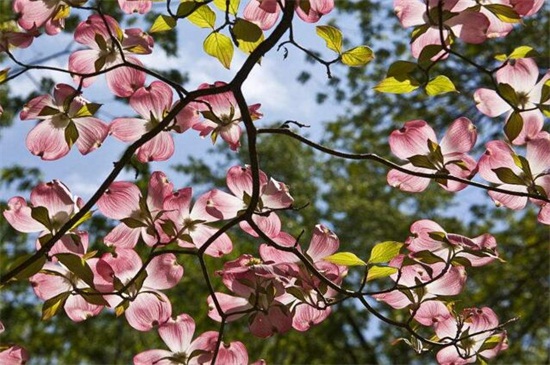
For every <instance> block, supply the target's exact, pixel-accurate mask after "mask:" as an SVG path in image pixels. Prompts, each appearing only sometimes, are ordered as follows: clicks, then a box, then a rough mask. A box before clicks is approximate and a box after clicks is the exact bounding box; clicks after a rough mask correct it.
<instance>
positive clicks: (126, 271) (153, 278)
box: [97, 248, 184, 331]
mask: <svg viewBox="0 0 550 365" xmlns="http://www.w3.org/2000/svg"><path fill="white" fill-rule="evenodd" d="M142 265H143V264H142V261H141V258H140V257H139V255H138V254H137V253H136V252H135V251H134V250H132V249H126V248H117V249H116V251H115V252H114V253H107V254H105V255H103V256H102V257H101V259H100V261H99V262H98V265H97V271H98V274H99V275H100V276H101V277H102V278H103V279H104V280H105V281H107V282H110V283H111V284H112V287H113V288H114V289H115V290H121V289H122V288H123V287H124V286H128V285H129V283H130V280H133V278H134V277H136V275H138V273H139V272H140V269H141V267H142ZM183 271H184V270H183V266H181V265H179V264H178V262H177V261H176V256H175V255H173V254H162V255H159V256H155V257H154V258H153V259H152V260H151V261H150V262H149V264H148V265H147V267H146V269H145V272H146V275H145V279H144V280H135V281H134V282H133V284H131V285H129V286H128V288H127V289H126V290H125V291H124V293H123V294H122V297H121V296H117V295H105V296H104V298H105V300H106V301H107V302H109V304H110V305H111V307H119V308H124V315H125V316H126V320H127V321H128V323H129V324H130V326H132V327H133V328H135V329H136V330H138V331H149V330H150V329H152V328H153V327H154V326H157V325H160V324H162V323H165V322H166V321H168V319H169V318H170V316H171V315H172V305H171V303H170V300H169V299H168V297H167V296H166V295H165V294H164V293H162V292H161V290H166V289H170V288H173V287H174V286H176V284H177V283H178V282H179V281H180V280H181V278H182V276H183Z"/></svg>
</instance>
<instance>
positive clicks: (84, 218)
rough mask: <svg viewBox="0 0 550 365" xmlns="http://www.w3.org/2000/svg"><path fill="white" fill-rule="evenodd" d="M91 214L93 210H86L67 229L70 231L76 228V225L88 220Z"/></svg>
mask: <svg viewBox="0 0 550 365" xmlns="http://www.w3.org/2000/svg"><path fill="white" fill-rule="evenodd" d="M93 214H94V211H93V210H89V211H87V212H86V214H84V215H83V216H82V217H81V218H80V219H79V220H77V221H76V222H75V224H73V226H72V227H71V228H70V229H69V231H72V230H74V229H76V228H78V226H80V225H81V224H82V223H84V222H86V221H87V220H89V219H90V218H92V215H93Z"/></svg>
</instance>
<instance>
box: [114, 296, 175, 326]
mask: <svg viewBox="0 0 550 365" xmlns="http://www.w3.org/2000/svg"><path fill="white" fill-rule="evenodd" d="M124 314H125V315H126V320H127V321H128V324H130V326H132V327H133V328H135V329H136V330H138V331H149V330H151V329H153V327H155V326H158V325H160V324H163V323H165V322H166V321H167V320H168V319H169V318H170V316H171V315H172V305H171V304H170V300H169V299H168V297H167V296H166V295H164V294H163V293H161V292H155V294H153V293H140V294H139V295H138V296H137V298H136V299H134V301H133V302H130V306H129V307H128V309H126V311H125V312H124Z"/></svg>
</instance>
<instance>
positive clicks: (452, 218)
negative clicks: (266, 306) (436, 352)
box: [0, 0, 550, 364]
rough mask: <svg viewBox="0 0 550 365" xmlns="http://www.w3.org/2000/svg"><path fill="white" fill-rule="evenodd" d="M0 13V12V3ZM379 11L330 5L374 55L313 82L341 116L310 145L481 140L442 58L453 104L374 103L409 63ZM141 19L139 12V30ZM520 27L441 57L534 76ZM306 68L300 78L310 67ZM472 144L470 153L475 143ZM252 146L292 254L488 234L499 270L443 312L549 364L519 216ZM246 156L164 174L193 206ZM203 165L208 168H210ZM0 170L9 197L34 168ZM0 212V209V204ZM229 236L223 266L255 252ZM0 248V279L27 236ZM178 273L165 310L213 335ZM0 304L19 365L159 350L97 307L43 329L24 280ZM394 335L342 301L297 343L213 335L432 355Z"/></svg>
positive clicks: (95, 237) (95, 222)
mask: <svg viewBox="0 0 550 365" xmlns="http://www.w3.org/2000/svg"><path fill="white" fill-rule="evenodd" d="M0 4H5V2H2V1H0ZM390 5H391V2H388V1H382V0H378V1H371V0H356V1H341V2H337V8H338V9H339V11H340V12H341V16H343V18H336V19H335V20H334V22H333V23H334V24H335V25H336V26H340V27H341V28H342V29H343V31H344V34H346V35H349V36H353V37H354V38H353V41H351V40H350V41H349V42H348V43H358V42H364V43H366V44H368V45H369V46H371V47H372V48H373V49H374V50H375V51H376V57H377V58H376V60H375V61H373V62H372V63H371V64H370V65H369V66H367V67H363V68H350V69H344V68H338V69H336V70H335V72H334V77H333V78H332V79H330V80H327V87H326V88H325V90H324V91H323V92H322V93H319V95H318V96H317V100H318V101H319V102H325V103H333V104H334V107H335V108H340V109H341V110H342V116H341V117H339V118H337V119H336V120H334V121H331V122H328V123H326V124H325V126H326V128H325V134H324V136H323V138H322V141H321V142H322V143H323V144H325V145H327V146H329V147H331V148H335V149H341V150H345V151H350V152H376V153H377V154H379V155H381V156H390V153H389V147H388V145H387V136H388V135H389V133H390V131H391V130H393V129H395V128H398V127H399V126H400V125H402V123H404V122H405V121H407V120H411V119H415V118H420V119H426V120H427V121H429V122H430V123H433V124H435V125H436V126H438V128H439V130H442V129H444V128H445V126H448V125H449V124H450V123H451V122H452V121H453V120H454V119H455V118H456V117H458V116H462V115H464V116H467V117H469V118H471V119H472V120H474V122H475V123H476V124H477V125H478V128H479V129H480V134H482V135H483V134H485V135H491V134H494V133H499V130H500V127H499V125H498V123H495V122H494V121H493V120H491V119H488V118H486V117H484V116H482V115H480V114H479V112H478V111H477V109H475V107H473V106H472V105H473V103H472V93H473V91H474V87H477V86H476V85H486V84H487V83H488V80H487V79H486V76H485V75H482V74H479V73H478V72H476V70H474V69H472V68H471V67H467V66H465V65H464V64H463V63H461V62H458V61H457V60H455V59H452V58H450V59H449V60H447V61H445V62H443V63H442V64H441V65H438V66H436V67H435V68H434V69H433V74H434V75H436V74H445V75H447V76H449V77H450V78H451V79H453V80H457V81H456V84H457V85H459V86H460V93H453V94H446V95H442V96H438V97H435V98H428V97H427V96H426V95H425V94H424V92H423V91H421V90H418V91H416V92H414V93H411V94H408V95H400V96H395V95H387V94H379V93H376V92H374V91H373V90H372V87H373V86H374V85H376V83H377V82H379V81H380V80H381V79H382V78H383V77H384V75H385V72H386V70H387V67H388V65H389V64H390V63H391V62H393V61H395V60H398V59H408V60H410V56H409V53H408V41H409V38H408V36H401V35H403V34H406V35H409V34H410V30H406V31H403V30H402V28H401V26H400V25H399V23H398V22H397V20H396V18H395V16H394V15H393V11H392V9H391V8H390ZM102 7H103V10H104V12H105V13H107V14H110V15H113V16H115V17H117V18H118V19H120V17H121V13H120V11H119V10H118V6H117V3H116V2H115V1H110V2H109V1H103V2H102ZM0 9H1V8H0ZM159 10H160V9H159ZM1 13H2V11H0V14H1ZM79 16H80V15H79V14H74V15H73V16H72V17H71V18H70V21H68V26H67V28H68V31H69V32H70V31H72V30H74V27H75V26H76V24H77V23H78V21H79ZM155 16H156V15H155V14H153V13H151V15H149V16H148V18H147V19H148V21H150V20H151V19H154V17H155ZM127 19H129V20H127V21H126V22H127V23H126V24H128V25H130V24H133V23H134V22H135V20H134V19H135V17H129V18H127ZM340 19H343V20H340ZM390 20H391V21H390ZM340 23H341V24H340ZM352 27H354V28H352ZM520 27H521V31H516V32H513V33H512V34H511V35H509V36H508V37H507V38H505V39H503V40H498V41H493V42H492V43H491V47H486V46H485V45H482V46H471V45H468V46H462V45H459V44H458V43H457V44H456V45H454V46H456V47H458V48H457V49H458V50H460V51H461V52H463V53H464V54H465V55H467V56H468V57H471V58H472V59H475V60H477V61H478V62H479V63H482V64H489V65H492V66H494V65H496V63H495V61H494V59H493V56H494V55H495V54H498V53H508V52H510V50H512V49H513V48H514V47H516V46H518V45H521V44H529V45H533V46H535V48H537V49H538V51H539V53H540V54H541V55H543V57H540V58H539V59H538V60H537V61H538V63H539V66H541V67H545V68H548V66H549V63H550V60H549V58H548V55H550V50H549V44H548V42H541V32H544V31H546V34H548V29H549V27H548V14H547V12H546V13H545V12H544V10H542V11H541V12H540V13H539V15H538V16H536V17H533V18H529V19H528V20H526V21H524V22H523V24H522V25H520ZM357 38H360V39H357ZM155 42H156V44H159V45H160V46H161V47H162V48H163V49H164V50H165V51H166V52H167V54H168V55H169V56H175V55H176V54H177V51H178V47H177V44H178V43H177V32H164V33H162V34H159V35H155ZM179 51H180V52H181V51H182V50H179ZM291 51H292V52H297V51H296V50H291ZM310 61H311V60H310ZM319 67H320V68H321V66H319ZM308 68H309V69H311V65H310V64H308ZM162 72H163V75H165V76H166V77H170V78H171V79H173V80H174V81H176V82H181V83H184V82H186V80H187V75H185V74H183V73H182V72H179V71H178V70H168V71H166V70H162ZM310 72H311V71H304V72H302V73H300V75H299V76H298V80H299V82H303V83H307V82H310V80H311V73H310ZM50 90H51V85H49V84H48V81H47V80H45V81H42V82H40V85H37V91H36V92H35V94H33V95H37V94H38V93H43V92H49V91H50ZM9 93H10V91H9V89H8V87H7V86H6V85H2V86H0V104H1V105H3V106H4V107H5V110H19V109H20V108H21V106H22V104H23V103H24V101H23V100H22V99H17V98H11V97H10V98H8V96H9ZM31 96H32V95H31ZM31 96H29V98H30V97H31ZM25 100H28V98H27V99H25ZM10 103H11V104H10ZM7 106H8V107H7ZM12 119H13V114H10V112H9V111H8V112H6V113H4V115H3V116H2V117H1V118H0V122H1V123H0V126H9V125H11V122H12ZM499 121H500V120H499ZM300 132H301V133H303V132H305V131H300ZM483 142H484V141H482V143H478V144H479V145H480V146H482V145H483ZM258 148H259V155H260V163H261V168H262V169H263V170H264V171H265V172H266V173H267V174H268V175H269V176H272V177H273V178H275V179H277V180H279V181H283V182H286V183H288V184H289V185H290V189H291V193H292V195H293V197H294V198H295V207H297V209H296V210H294V211H288V212H282V213H281V215H280V216H281V220H282V222H283V225H284V227H285V228H284V229H285V231H288V232H290V233H291V234H293V235H295V236H298V235H299V234H300V233H301V232H302V231H304V236H303V238H302V241H301V244H302V245H303V246H305V247H307V245H308V243H309V239H310V237H311V231H312V229H313V227H314V225H315V224H318V223H323V224H327V225H329V226H330V228H331V229H333V230H334V231H335V232H336V233H337V234H338V236H339V237H340V240H341V250H345V251H353V252H355V253H356V254H357V255H359V256H360V257H362V258H366V256H367V254H368V252H369V251H370V249H371V248H372V246H373V245H374V244H376V243H377V242H380V241H383V240H397V241H402V240H404V239H405V238H406V237H407V235H408V232H409V226H410V225H411V224H412V223H413V222H414V221H415V220H417V219H421V218H426V219H436V220H437V221H438V222H439V223H440V224H441V225H442V226H443V227H444V228H445V229H446V230H447V231H449V232H457V233H461V234H465V235H468V236H475V235H478V234H482V233H484V232H491V233H494V234H495V235H496V237H497V241H498V242H499V244H500V246H499V247H500V248H499V251H500V254H501V256H502V257H503V258H504V259H505V260H506V263H493V264H492V265H489V266H488V267H483V268H476V269H470V270H469V271H468V272H469V275H470V277H469V282H468V288H467V291H466V293H465V294H464V295H463V296H462V297H461V298H459V300H458V302H457V303H458V304H457V305H459V306H480V307H481V306H490V307H492V308H493V309H494V310H495V312H496V313H497V314H498V315H499V317H500V319H501V320H502V321H505V320H508V319H511V318H515V317H519V320H518V321H516V322H513V323H512V324H510V325H509V326H508V333H509V337H510V348H509V349H508V351H506V352H504V353H502V355H501V356H500V357H499V359H498V360H497V362H498V363H521V364H542V363H549V353H548V341H549V338H550V334H549V333H548V332H549V328H548V323H549V319H550V318H549V309H550V299H549V295H548V293H549V278H548V267H549V261H550V260H549V256H548V252H549V248H550V247H549V241H550V232H549V231H548V228H544V227H542V226H541V225H538V224H537V223H536V218H535V212H534V211H533V210H527V211H526V212H523V213H521V214H514V213H513V212H510V211H506V210H501V209H496V208H494V207H493V206H492V203H491V202H490V200H489V199H488V198H485V197H484V195H485V194H484V193H480V194H479V195H478V196H480V198H479V199H476V203H477V202H479V204H477V205H472V206H471V207H470V208H468V207H467V205H468V203H463V202H461V199H463V198H465V197H466V196H467V193H460V194H458V195H456V197H455V195H452V194H449V193H446V192H444V191H442V189H440V188H439V187H438V186H436V185H435V184H431V185H430V187H429V189H428V190H427V191H426V192H425V193H423V194H418V195H411V194H405V193H402V192H399V191H397V190H395V189H391V188H390V187H388V186H387V183H386V178H385V175H386V172H387V170H386V168H384V167H382V166H380V165H377V164H375V163H371V162H358V161H343V160H338V159H332V158H328V157H327V156H323V155H320V154H318V153H316V152H314V151H312V150H311V149H310V148H308V147H306V146H304V145H302V144H300V143H298V142H296V141H294V140H292V139H290V138H288V137H285V136H280V135H275V136H265V135H263V136H261V138H260V142H259V144H258ZM246 150H247V146H246V144H244V145H243V148H242V149H241V151H240V155H239V156H236V155H235V154H234V153H232V152H228V151H227V147H226V146H225V145H224V144H223V143H220V144H219V146H218V148H215V149H213V150H212V151H210V152H209V153H208V157H206V156H205V158H204V159H194V158H192V159H190V160H189V161H188V163H186V164H183V165H178V166H173V170H174V171H176V172H178V173H181V174H185V175H186V176H187V177H188V178H189V182H190V184H191V185H192V186H193V187H194V190H195V192H194V194H195V197H196V196H197V194H198V192H200V191H205V190H206V189H207V188H210V187H212V186H216V187H218V188H223V187H224V186H225V173H226V171H227V169H228V168H229V167H230V166H232V165H234V164H244V163H246V162H247V157H246ZM212 156H216V158H215V159H212ZM128 170H129V171H132V172H135V174H136V179H137V184H138V185H139V186H140V188H142V189H146V187H147V182H148V178H149V176H150V173H151V171H150V168H149V166H148V165H146V164H145V165H144V164H140V163H138V162H137V161H133V162H132V165H131V166H130V167H128ZM1 173H2V174H1V181H0V183H1V184H3V186H4V187H12V188H16V189H18V190H21V191H26V192H25V193H23V194H22V195H23V196H28V190H29V189H30V188H31V187H32V186H34V185H35V184H36V182H37V181H38V179H39V178H40V173H39V171H38V170H36V169H27V168H24V167H19V166H10V167H4V168H3V169H2V170H1ZM176 188H180V187H176ZM471 190H472V188H469V189H468V191H471ZM481 196H483V197H481ZM3 198H4V197H3ZM6 198H7V197H6ZM1 208H2V210H3V209H4V208H5V202H3V203H2V206H1ZM468 209H470V210H468ZM85 224H86V225H87V226H83V229H89V231H90V234H91V237H90V246H91V249H92V250H93V249H98V250H100V252H102V251H104V250H105V247H104V245H103V244H102V242H101V237H103V236H104V235H105V234H106V233H107V232H109V230H110V229H111V228H112V227H113V222H110V221H107V220H105V219H103V218H101V217H99V216H94V218H93V219H92V220H90V221H88V222H86V223H85ZM230 234H231V237H232V238H233V242H234V244H235V249H234V251H233V252H232V253H231V254H230V255H229V256H228V257H227V258H226V259H225V260H224V261H228V260H231V259H234V258H236V257H238V256H239V255H240V254H241V253H244V252H247V253H250V252H257V247H258V244H259V243H261V242H258V241H257V240H254V239H252V238H251V237H249V236H247V235H245V234H243V233H242V232H240V231H238V230H234V231H232V232H231V233H230ZM0 239H1V241H0V258H1V264H0V269H2V270H5V267H6V265H7V264H8V263H9V262H10V260H12V258H13V257H15V256H17V255H20V254H22V253H24V252H27V251H29V250H31V249H32V248H33V247H34V245H35V243H34V240H35V239H36V237H35V236H32V235H31V236H29V237H27V236H26V235H23V234H20V233H17V232H15V231H14V230H13V229H12V228H11V227H10V226H9V225H8V224H7V222H6V221H5V220H3V219H2V220H0ZM179 262H180V263H181V264H183V265H184V266H185V275H184V278H183V279H182V282H181V284H180V285H178V286H177V287H176V288H174V289H172V290H171V291H169V292H168V293H167V294H168V296H169V297H170V298H171V300H172V305H173V313H174V314H179V313H182V312H185V313H189V314H190V315H192V316H193V317H194V318H195V319H196V320H197V332H196V333H197V334H198V333H201V332H203V331H206V330H216V329H217V328H218V326H217V323H215V322H213V321H212V320H210V319H208V318H207V315H206V311H207V306H206V296H207V294H206V293H207V291H206V288H205V284H204V282H203V278H202V275H201V273H200V270H199V265H198V263H197V262H196V260H195V259H193V258H192V257H187V256H183V257H181V258H180V259H179ZM207 264H208V268H209V270H210V272H215V271H216V270H218V269H220V268H221V265H222V263H221V262H220V261H219V260H213V259H208V258H207ZM358 277H359V271H358V270H356V269H352V270H351V275H350V276H349V277H348V279H347V282H346V285H350V286H353V285H354V284H356V282H357V279H358ZM212 280H213V283H214V286H215V287H216V288H217V290H224V289H223V285H222V284H221V283H220V281H219V279H218V278H217V277H216V276H214V275H213V276H212ZM0 300H1V303H2V308H1V309H2V310H1V313H0V314H1V320H2V321H3V322H4V324H5V326H6V328H7V329H8V330H7V331H6V332H5V333H4V334H2V335H0V336H1V337H0V341H1V342H2V343H6V342H13V343H20V344H23V345H24V346H25V347H26V348H27V349H28V350H29V352H30V353H31V354H32V364H52V363H57V364H77V363H78V364H128V363H131V359H132V357H133V356H134V355H135V354H137V353H138V352H141V351H144V350H146V349H151V348H165V346H164V344H163V343H162V341H161V340H160V339H159V338H158V335H157V334H156V332H155V331H151V332H149V333H140V332H136V331H134V330H132V329H131V328H130V327H129V326H128V324H127V323H126V321H125V320H123V319H118V320H117V319H115V316H114V314H113V312H112V311H109V310H106V311H104V312H103V313H102V314H101V315H100V316H98V317H96V318H93V319H90V320H87V321H85V322H83V323H79V324H74V323H72V322H71V321H70V320H69V319H68V318H67V317H66V316H65V315H64V314H63V313H62V314H60V315H58V316H56V317H54V318H53V319H51V320H50V321H48V322H42V321H40V313H41V309H40V308H41V303H39V301H38V300H37V299H36V297H35V296H34V294H33V293H32V289H31V288H30V287H29V285H28V284H27V283H25V282H16V283H14V284H11V285H9V286H8V288H7V289H5V290H3V291H2V294H1V297H0ZM375 305H376V304H375ZM376 308H377V309H379V310H381V311H383V312H384V313H385V314H387V315H394V316H399V313H397V314H396V313H395V311H390V310H388V307H387V306H384V305H376ZM403 336H405V337H406V336H407V334H406V333H403V332H402V331H401V330H399V329H396V328H392V327H390V326H387V325H385V324H383V323H380V322H379V321H378V320H377V319H375V318H373V317H372V316H371V315H370V314H369V313H367V312H366V311H365V310H364V309H362V307H361V306H360V305H358V303H355V302H352V301H348V302H344V303H342V304H340V305H338V307H337V308H335V311H334V312H333V314H332V315H331V316H330V317H329V318H328V319H327V320H326V321H325V322H323V323H322V324H321V325H318V326H316V327H314V328H312V329H311V330H310V331H308V332H307V333H299V332H297V331H291V332H289V333H287V334H284V335H278V336H274V337H273V338H271V339H269V340H261V339H256V338H253V337H252V336H251V335H250V334H249V332H248V329H247V324H246V321H237V322H234V323H230V324H229V325H228V326H227V334H226V338H227V339H230V340H239V339H240V340H242V341H243V342H245V343H246V345H247V347H248V350H249V354H250V360H251V361H254V360H256V359H258V358H265V359H266V360H268V363H270V364H303V363H311V364H425V363H428V362H430V361H432V362H433V358H434V357H433V356H432V357H430V356H429V355H428V356H426V355H422V356H420V355H416V354H415V353H414V352H413V351H412V349H410V348H409V347H407V346H406V345H405V344H404V343H403V342H397V343H395V344H394V340H396V339H398V338H400V337H403Z"/></svg>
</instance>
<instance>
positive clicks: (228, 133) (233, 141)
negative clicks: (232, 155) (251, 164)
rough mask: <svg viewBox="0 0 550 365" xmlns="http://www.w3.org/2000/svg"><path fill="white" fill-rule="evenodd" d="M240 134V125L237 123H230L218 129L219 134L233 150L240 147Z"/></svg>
mask: <svg viewBox="0 0 550 365" xmlns="http://www.w3.org/2000/svg"><path fill="white" fill-rule="evenodd" d="M241 134H242V130H241V127H240V126H239V125H238V124H237V123H231V124H230V125H229V126H227V127H223V128H222V129H221V131H220V136H221V137H222V139H223V140H224V141H226V142H227V143H228V144H229V148H231V150H233V151H237V150H238V149H239V148H240V147H241V142H240V140H241Z"/></svg>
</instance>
